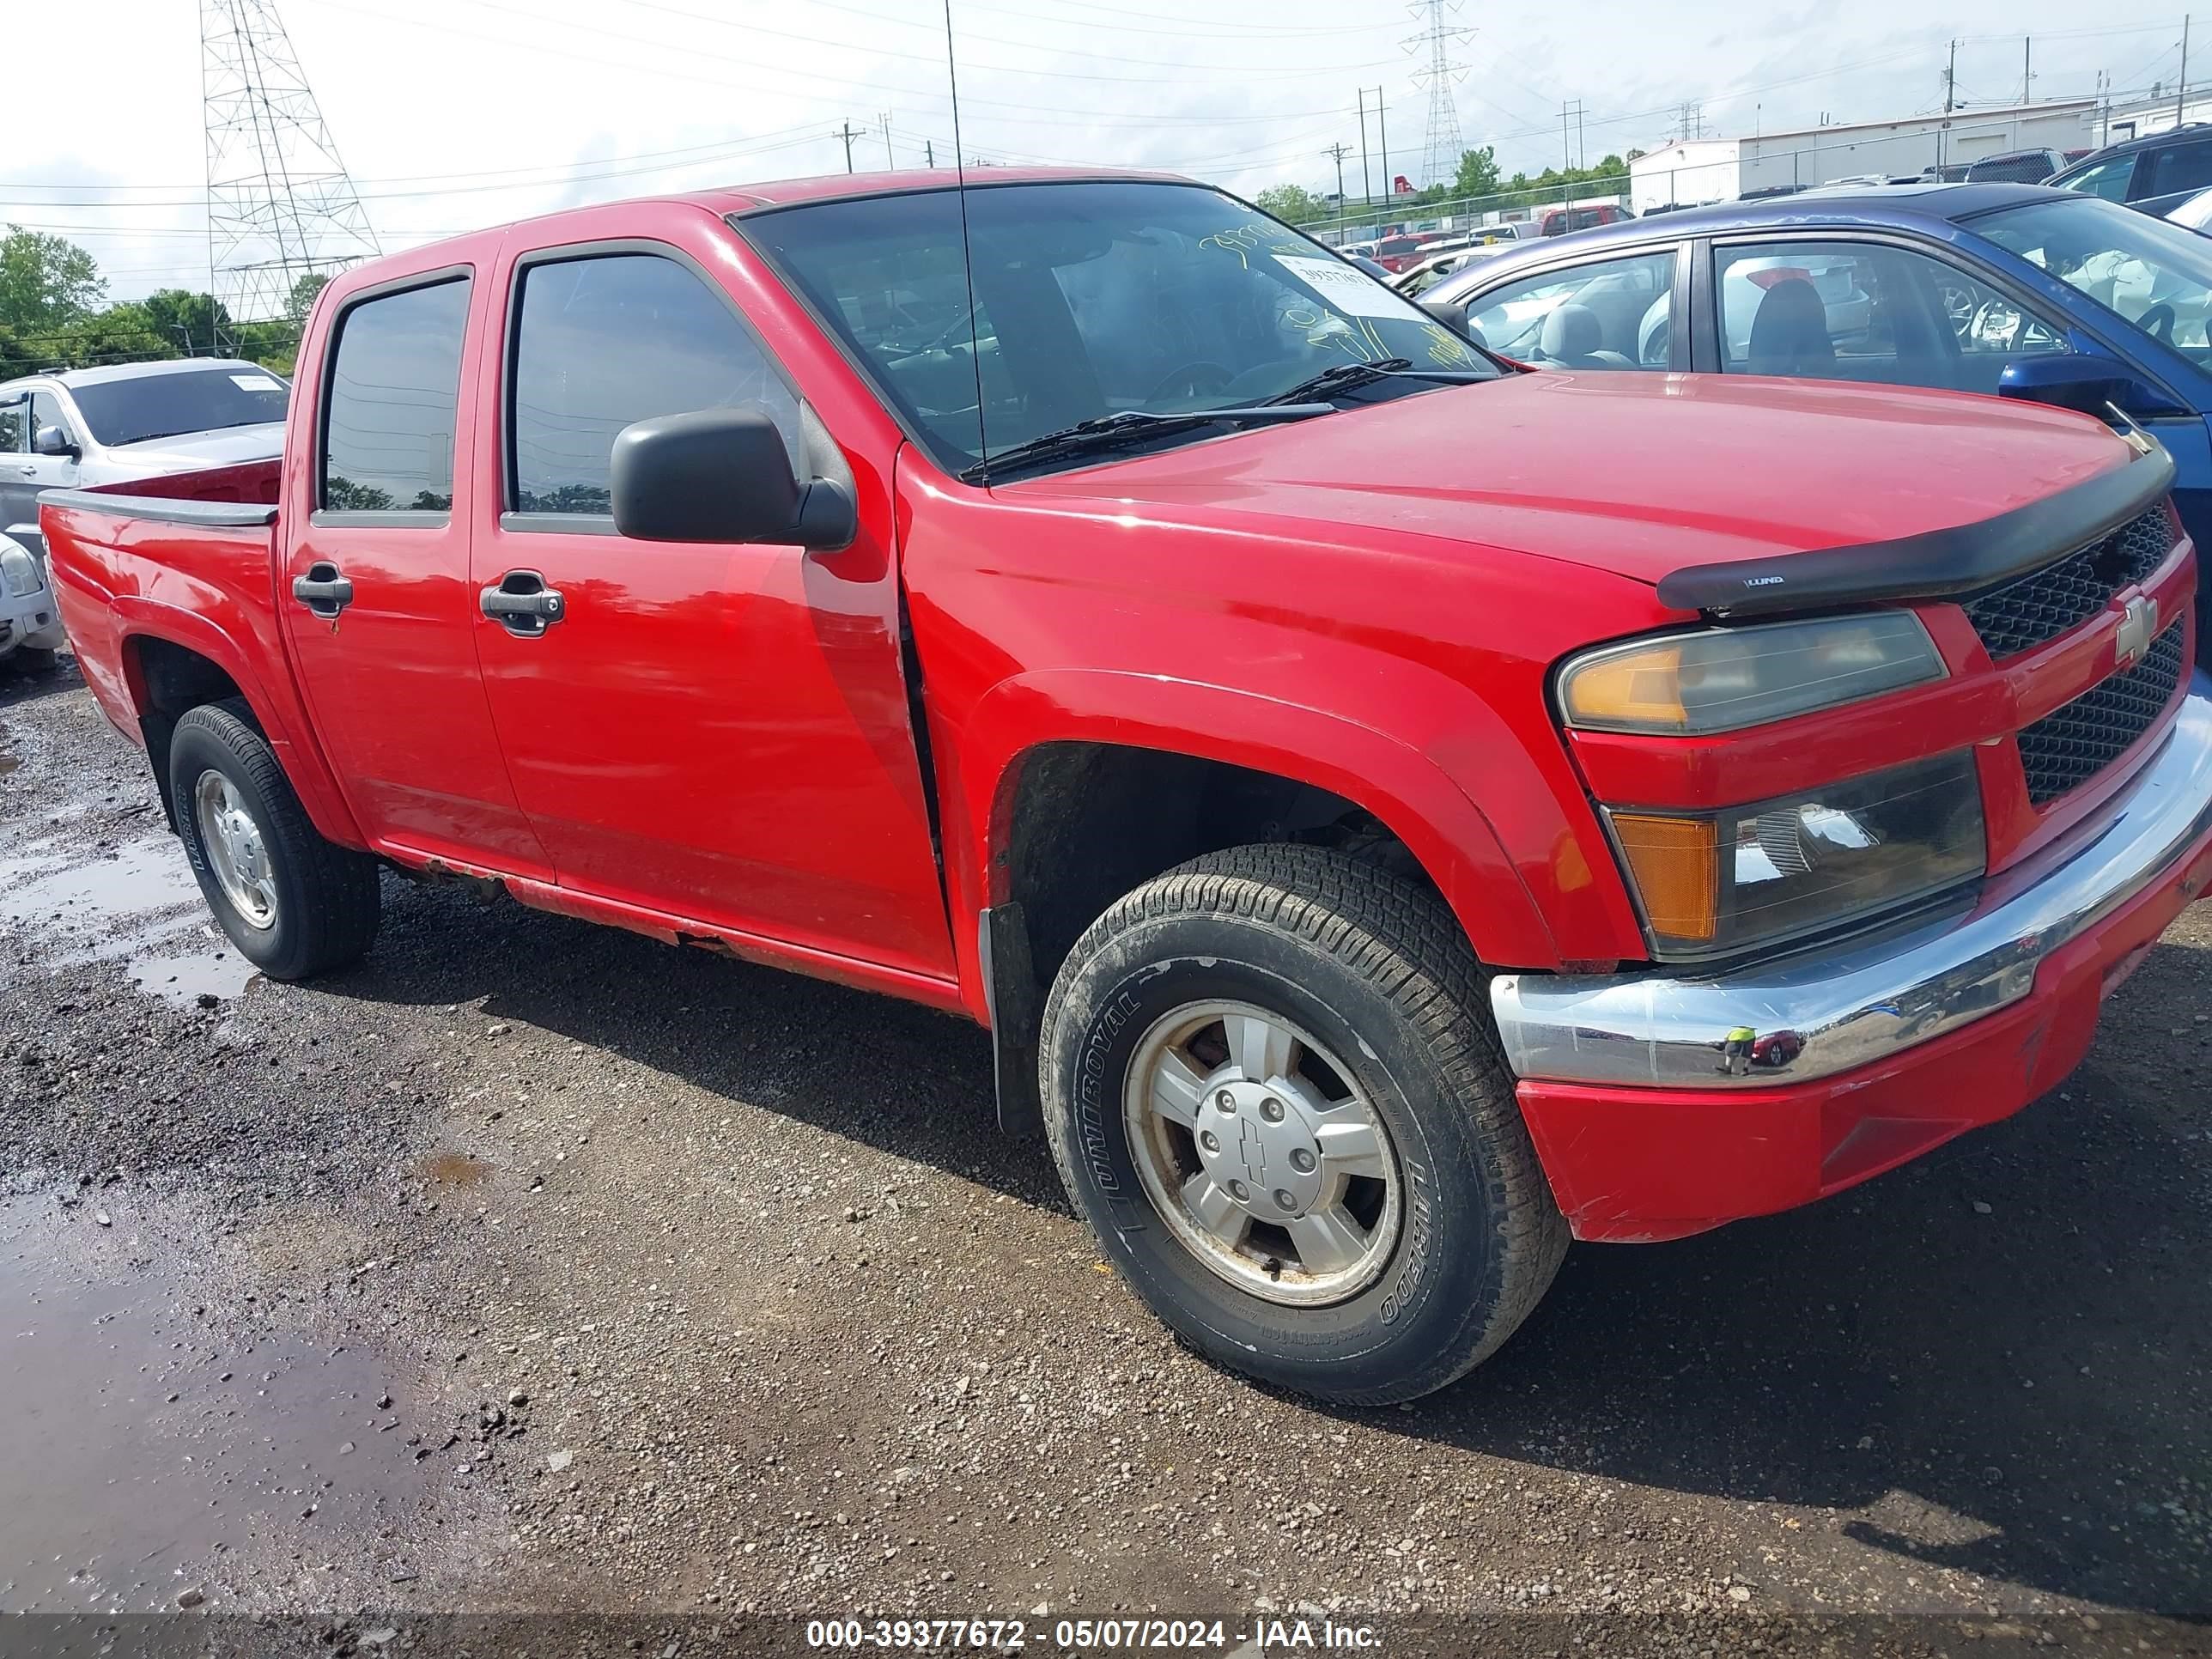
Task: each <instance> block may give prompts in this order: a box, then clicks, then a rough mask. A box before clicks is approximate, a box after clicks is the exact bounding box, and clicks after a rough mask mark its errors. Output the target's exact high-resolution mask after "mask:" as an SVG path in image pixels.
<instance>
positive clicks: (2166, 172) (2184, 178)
mask: <svg viewBox="0 0 2212 1659" xmlns="http://www.w3.org/2000/svg"><path fill="white" fill-rule="evenodd" d="M2148 161H2149V162H2150V182H2149V184H2148V185H2145V186H2144V187H2143V188H2142V189H2141V190H2139V191H2136V195H2138V196H2178V195H2179V194H2180V193H2181V192H2182V191H2185V190H2203V189H2204V188H2205V187H2206V186H2208V185H2212V142H2208V143H2196V144H2169V145H2167V146H2166V148H2165V149H2158V150H2154V151H2152V152H2151V154H2150V155H2149V157H2148Z"/></svg>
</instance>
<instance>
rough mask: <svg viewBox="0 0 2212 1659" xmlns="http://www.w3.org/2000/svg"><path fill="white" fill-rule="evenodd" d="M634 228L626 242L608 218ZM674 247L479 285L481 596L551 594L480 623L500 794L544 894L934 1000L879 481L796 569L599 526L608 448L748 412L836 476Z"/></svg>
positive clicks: (922, 845) (810, 466)
mask: <svg viewBox="0 0 2212 1659" xmlns="http://www.w3.org/2000/svg"><path fill="white" fill-rule="evenodd" d="M632 222H635V220H633V221H632ZM677 234H680V236H681V237H682V239H683V240H684V243H685V246H678V245H677V244H676V243H675V242H673V241H671V242H659V241H635V240H626V241H622V242H601V243H588V244H576V245H570V246H555V247H548V248H542V249H538V250H536V251H533V252H529V253H527V254H525V255H520V256H519V257H517V258H515V259H514V261H513V269H512V271H511V274H510V275H509V276H507V278H506V280H504V281H503V282H502V283H501V290H502V299H503V301H504V302H505V305H506V317H505V322H504V330H503V332H504V340H505V346H504V351H503V354H502V359H501V361H502V362H503V364H504V366H505V374H504V379H503V382H502V384H501V387H500V393H499V403H498V404H497V406H496V408H495V409H494V410H486V411H485V413H484V415H483V419H484V421H485V422H487V423H488V424H489V423H491V422H496V423H497V428H498V430H499V433H500V437H499V441H498V445H497V447H496V449H495V450H493V451H491V452H490V453H489V455H488V456H487V457H486V459H488V460H489V465H483V464H482V463H480V465H482V467H483V471H485V473H486V476H487V477H498V476H501V475H503V482H502V486H501V487H502V489H503V491H504V495H503V499H502V501H501V507H502V508H503V510H502V511H501V512H500V513H498V515H497V516H496V518H495V519H492V518H488V517H487V518H481V519H480V520H479V529H478V534H477V542H476V545H475V571H476V582H477V586H478V587H479V588H482V589H486V590H500V589H504V590H505V591H507V592H511V593H520V592H544V591H546V590H551V591H553V592H557V593H558V594H559V595H560V599H559V600H558V601H557V605H558V609H557V611H556V612H555V613H554V614H553V615H552V616H551V617H549V618H547V619H543V620H540V619H536V618H513V617H507V618H495V617H479V618H478V619H477V624H476V626H477V648H478V652H479V654H480V655H481V657H482V659H483V674H484V683H485V685H486V687H487V688H488V689H489V693H490V697H491V703H492V709H493V713H494V714H495V718H496V720H497V721H498V725H499V732H500V737H501V743H502V745H503V747H504V750H505V752H506V755H507V763H508V765H509V767H510V769H511V770H512V772H513V777H514V782H515V788H516V790H517V793H518V794H519V795H520V799H521V802H522V805H523V807H524V809H525V810H526V811H527V812H528V813H529V815H530V818H531V821H532V823H533V825H534V826H535V827H536V829H537V830H538V835H539V836H540V837H541V838H542V840H543V841H544V844H545V846H546V848H547V849H548V850H549V851H550V854H552V858H553V862H554V864H555V866H556V869H557V870H558V872H559V877H560V882H561V884H562V886H563V887H568V888H574V889H576V890H580V891H582V892H587V893H590V894H592V895H594V896H598V897H600V898H603V899H609V900H612V901H615V902H619V903H622V904H624V905H628V906H632V907H635V908H641V909H644V910H647V911H651V912H653V913H656V914H658V915H664V916H668V917H672V918H677V919H685V918H689V919H695V920H696V921H702V922H705V923H708V924H709V925H712V926H714V927H717V928H721V929H726V930H728V931H730V932H732V933H741V934H749V935H753V936H756V937H760V938H764V939H772V940H776V941H780V942H782V943H785V944H787V945H797V946H799V947H801V948H804V949H808V950H811V951H822V952H827V953H831V954H835V955H841V956H853V957H862V958H864V959H866V960H867V961H870V962H872V963H880V964H883V965H884V966H888V967H892V968H896V969H904V970H907V971H910V972H915V973H920V974H927V975H931V976H933V977H950V976H951V974H952V971H953V966H952V951H951V936H950V931H949V928H948V925H947V922H946V918H945V901H944V897H943V891H942V888H941V886H940V884H939V878H938V872H937V866H936V860H935V854H934V848H933V841H932V835H931V828H930V823H929V809H928V805H927V801H926V799H925V796H924V793H923V790H922V786H921V762H920V759H919V757H918V755H917V752H916V750H915V736H914V729H913V725H912V721H911V718H910V714H909V704H908V696H907V686H906V680H905V676H904V673H903V671H902V655H901V645H900V637H901V635H900V626H901V611H900V603H899V591H898V574H897V566H896V561H895V559H894V557H893V556H892V549H891V547H890V543H889V532H890V504H889V502H888V500H887V499H886V498H885V496H886V491H887V489H888V474H889V472H890V468H889V467H888V466H887V465H884V466H880V467H876V466H871V467H869V468H866V469H859V470H858V476H857V477H855V479H854V489H855V492H856V497H857V499H858V501H859V503H860V523H861V526H862V529H861V531H860V536H859V538H858V539H857V540H856V541H855V542H854V544H853V545H851V546H849V547H847V548H845V549H843V550H840V551H837V552H835V553H832V554H828V555H824V556H812V555H810V554H808V553H806V552H805V551H803V550H800V549H799V548H796V547H781V546H774V547H771V546H755V545H745V544H673V543H665V542H663V543H648V542H638V541H632V540H630V539H629V538H625V537H623V536H621V535H619V534H617V532H616V531H615V527H614V521H613V519H612V517H611V513H610V510H609V497H608V458H609V452H610V447H611V444H612V442H613V440H614V438H615V436H616V435H617V433H619V432H620V431H621V430H622V429H623V428H624V427H625V426H628V425H629V424H630V423H631V422H635V421H639V420H642V419H645V418H647V416H655V415H666V414H674V413H678V412H681V411H686V410H696V409H708V408H729V407H745V408H751V409H757V410H761V411H763V412H764V413H765V414H767V415H768V416H769V417H770V418H771V419H772V420H774V421H775V423H776V425H777V427H778V428H779V429H780V430H781V432H782V434H783V435H784V439H785V443H786V446H787V450H788V452H789V453H790V454H791V455H792V457H793V459H794V461H795V462H796V463H797V464H798V465H799V466H801V467H802V468H803V469H805V471H803V472H802V476H805V472H809V471H811V472H813V473H817V474H820V473H823V472H825V471H845V470H848V469H847V465H846V463H845V461H844V459H842V454H841V453H840V452H839V451H838V450H837V448H836V446H835V444H834V442H832V441H831V440H830V438H829V435H828V434H827V433H826V432H825V431H824V430H823V428H821V426H820V423H819V422H818V421H817V420H816V419H815V418H814V417H813V416H811V413H810V412H808V411H807V410H805V408H804V406H803V405H802V404H801V402H800V399H799V396H798V394H797V392H796V390H795V386H794V383H793V380H792V379H791V378H790V376H789V375H788V374H787V370H786V368H785V367H784V365H783V364H782V363H781V362H780V361H779V360H778V358H777V356H776V355H775V352H774V351H773V350H772V349H770V348H769V345H768V344H767V343H765V342H764V341H763V338H762V337H760V335H759V334H757V333H756V331H754V329H753V328H752V327H751V325H750V324H749V323H748V321H747V320H746V319H745V317H744V313H743V311H742V310H741V309H740V307H738V304H737V303H736V301H734V300H733V298H732V295H730V293H729V292H728V291H727V290H726V289H724V288H723V287H722V285H721V283H720V282H718V281H717V280H715V278H714V277H713V276H709V275H708V271H709V269H710V262H711V264H712V265H713V266H715V267H721V268H726V267H727V266H728V265H729V264H731V263H732V258H733V257H735V256H734V254H733V251H732V247H731V246H730V244H729V242H728V241H727V240H725V235H726V234H725V233H722V232H721V228H720V225H719V224H714V227H713V231H712V232H711V233H706V232H702V231H701V230H699V229H698V228H697V227H696V222H693V221H691V220H689V219H687V220H686V221H685V222H684V226H683V227H681V228H680V229H679V230H678V233H677Z"/></svg>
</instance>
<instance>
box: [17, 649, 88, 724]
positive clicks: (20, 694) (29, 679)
mask: <svg viewBox="0 0 2212 1659" xmlns="http://www.w3.org/2000/svg"><path fill="white" fill-rule="evenodd" d="M83 689H84V680H83V678H82V676H81V675H79V674H78V672H77V671H76V662H75V661H74V660H73V659H70V658H68V657H64V658H63V659H61V661H60V662H59V663H58V665H56V666H54V667H52V668H41V669H38V670H36V671H33V670H29V669H23V668H18V667H17V666H16V665H15V664H14V663H12V662H10V661H9V660H8V659H7V658H5V657H0V713H4V712H5V711H6V710H8V709H9V708H14V707H15V705H16V704H18V703H27V702H37V701H38V700H39V699H40V698H41V697H51V696H57V695H58V694H59V693H61V692H64V691H79V690H83Z"/></svg>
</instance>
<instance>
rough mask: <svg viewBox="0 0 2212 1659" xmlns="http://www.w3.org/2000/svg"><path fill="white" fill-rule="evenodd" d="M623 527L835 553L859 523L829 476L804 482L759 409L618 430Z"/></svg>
mask: <svg viewBox="0 0 2212 1659" xmlns="http://www.w3.org/2000/svg"><path fill="white" fill-rule="evenodd" d="M609 459H610V465H609V475H608V490H609V494H610V495H611V496H612V497H613V507H614V520H615V529H616V531H617V532H618V533H620V534H622V535H624V536H629V537H634V538H636V539H637V540H639V541H645V542H766V543H770V544H780V545H785V546H792V547H805V548H812V549H818V550H824V551H826V550H830V549H833V548H839V547H842V546H844V545H845V544H847V543H848V542H850V541H851V540H852V539H853V537H854V533H855V532H856V531H857V529H858V528H859V521H858V518H857V515H856V513H855V512H854V506H853V498H852V496H851V495H849V494H848V492H847V491H846V489H845V488H844V486H843V485H842V484H839V483H836V482H835V481H833V480H831V479H829V478H815V479H812V480H811V481H809V482H807V483H800V481H799V478H798V477H796V476H795V475H794V474H793V471H792V468H791V457H790V453H789V452H788V451H787V449H785V447H784V443H783V435H782V434H781V432H779V431H777V430H776V426H775V422H773V421H771V420H769V417H768V416H765V415H763V414H762V413H760V412H759V411H758V410H750V409H702V410H694V411H692V412H691V413H690V414H688V415H656V416H653V417H652V418H651V419H649V420H643V421H637V422H632V423H631V424H630V425H629V426H626V427H624V428H623V429H622V430H621V431H620V432H618V433H617V434H616V435H615V441H614V448H613V452H612V453H611V456H610V458H609Z"/></svg>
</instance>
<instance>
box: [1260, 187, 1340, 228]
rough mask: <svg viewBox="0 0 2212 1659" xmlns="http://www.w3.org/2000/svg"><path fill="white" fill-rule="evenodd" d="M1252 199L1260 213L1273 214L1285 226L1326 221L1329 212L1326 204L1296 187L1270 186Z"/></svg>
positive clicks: (1310, 193)
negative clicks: (1318, 220)
mask: <svg viewBox="0 0 2212 1659" xmlns="http://www.w3.org/2000/svg"><path fill="white" fill-rule="evenodd" d="M1252 199H1253V201H1254V202H1255V204H1257V205H1258V206H1259V208H1260V210H1261V212H1263V213H1271V214H1273V216H1275V217H1276V218H1278V219H1280V220H1281V221H1282V222H1284V223H1285V224H1286V225H1310V224H1311V223H1313V222H1314V221H1315V220H1316V219H1326V218H1327V217H1328V216H1329V211H1330V210H1329V205H1328V203H1326V202H1324V201H1322V198H1321V197H1318V196H1316V195H1315V194H1314V193H1313V192H1312V191H1310V190H1307V189H1304V187H1302V186H1300V185H1268V186H1267V189H1265V190H1263V191H1261V192H1260V193H1259V194H1258V195H1257V196H1255V197H1253V198H1252Z"/></svg>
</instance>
